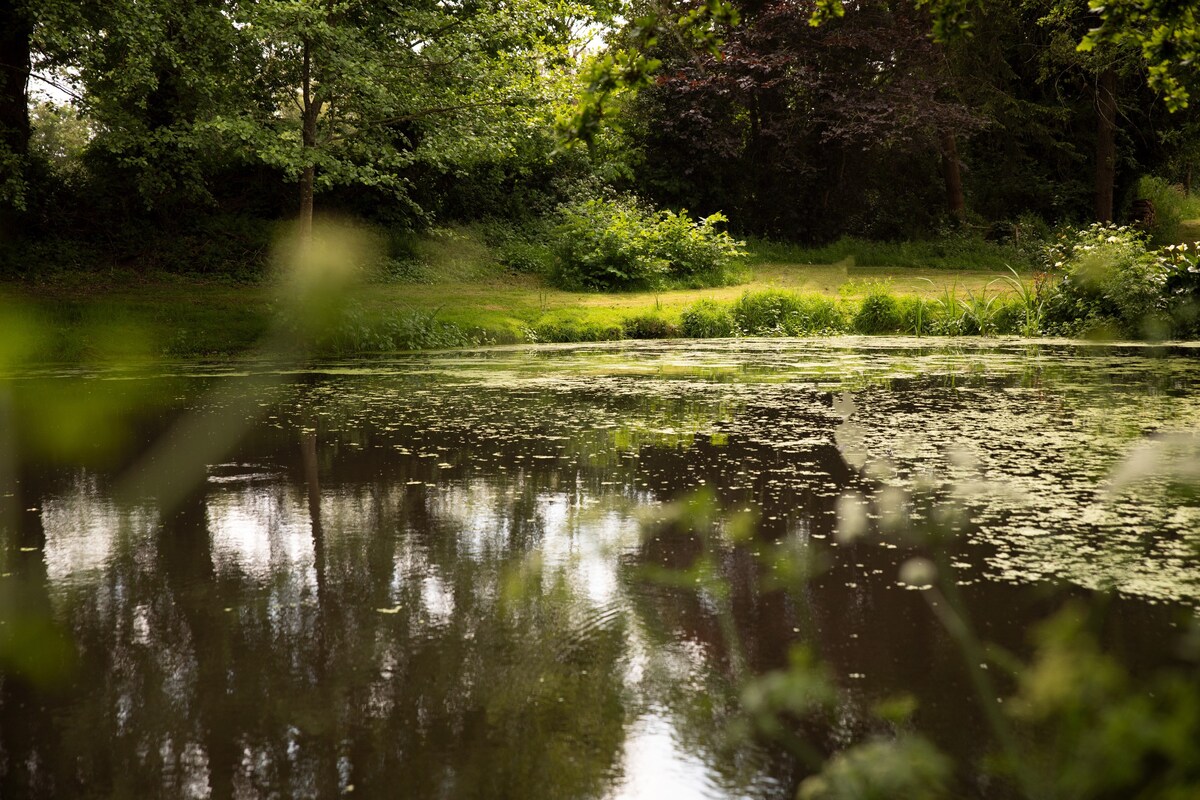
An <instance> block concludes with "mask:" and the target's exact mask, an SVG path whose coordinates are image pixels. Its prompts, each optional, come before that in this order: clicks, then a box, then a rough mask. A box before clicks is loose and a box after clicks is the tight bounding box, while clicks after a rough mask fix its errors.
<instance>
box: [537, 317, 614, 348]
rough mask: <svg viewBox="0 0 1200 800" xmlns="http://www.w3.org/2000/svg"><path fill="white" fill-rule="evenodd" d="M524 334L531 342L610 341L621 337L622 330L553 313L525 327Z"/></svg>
mask: <svg viewBox="0 0 1200 800" xmlns="http://www.w3.org/2000/svg"><path fill="white" fill-rule="evenodd" d="M525 336H526V338H527V339H528V340H529V341H531V342H611V341H618V340H620V339H621V338H623V337H624V330H623V329H622V328H621V326H619V325H613V324H609V323H604V322H595V321H592V320H585V319H579V318H577V317H574V316H571V315H553V316H550V317H548V318H543V319H541V320H539V321H538V322H537V323H535V324H534V325H533V327H531V328H528V329H526V330H525Z"/></svg>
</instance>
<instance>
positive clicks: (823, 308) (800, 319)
mask: <svg viewBox="0 0 1200 800" xmlns="http://www.w3.org/2000/svg"><path fill="white" fill-rule="evenodd" d="M733 319H734V322H735V323H736V325H737V329H738V332H739V333H741V334H742V335H743V336H806V335H812V334H830V333H839V332H842V331H845V330H846V329H847V322H846V319H845V317H844V316H843V314H842V312H841V310H840V309H839V308H838V305H837V303H835V302H834V301H833V300H831V299H829V298H828V297H822V296H820V295H798V294H794V293H792V292H784V291H779V290H776V289H768V290H765V291H761V292H746V293H745V294H743V295H742V296H741V297H740V298H739V299H738V301H737V302H736V303H734V305H733Z"/></svg>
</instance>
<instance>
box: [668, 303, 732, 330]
mask: <svg viewBox="0 0 1200 800" xmlns="http://www.w3.org/2000/svg"><path fill="white" fill-rule="evenodd" d="M679 328H680V333H681V334H682V335H683V336H684V337H686V338H688V339H728V338H729V337H731V336H736V335H737V323H736V322H735V321H734V318H733V314H732V313H731V312H730V310H729V308H728V307H727V306H724V305H722V304H721V303H718V302H717V301H715V300H699V301H697V302H695V303H693V304H692V305H690V306H688V307H687V308H686V309H684V311H683V314H682V315H680V325H679Z"/></svg>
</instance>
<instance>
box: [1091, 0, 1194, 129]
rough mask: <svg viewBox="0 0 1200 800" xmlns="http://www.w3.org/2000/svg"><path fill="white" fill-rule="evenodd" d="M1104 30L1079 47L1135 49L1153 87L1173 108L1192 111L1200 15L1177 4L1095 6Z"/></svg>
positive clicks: (1100, 2)
mask: <svg viewBox="0 0 1200 800" xmlns="http://www.w3.org/2000/svg"><path fill="white" fill-rule="evenodd" d="M1088 5H1089V7H1090V8H1091V9H1092V11H1094V12H1095V13H1097V14H1099V16H1100V19H1101V24H1100V25H1099V26H1097V27H1096V28H1093V29H1092V30H1091V31H1089V32H1088V34H1087V36H1085V37H1084V39H1083V41H1082V42H1080V44H1079V49H1080V50H1084V51H1088V50H1092V49H1093V48H1095V47H1097V46H1098V45H1100V44H1102V43H1112V44H1129V45H1132V46H1134V47H1136V48H1138V49H1139V50H1140V51H1141V56H1142V58H1143V60H1144V61H1145V62H1146V65H1147V67H1148V73H1149V74H1148V81H1149V84H1150V86H1151V87H1152V88H1154V89H1155V90H1157V91H1158V92H1159V93H1161V94H1162V95H1163V99H1164V100H1165V102H1166V104H1167V107H1168V108H1170V109H1171V110H1172V111H1179V110H1181V109H1184V108H1187V107H1188V100H1189V91H1190V90H1191V88H1192V87H1191V84H1192V83H1193V81H1194V78H1195V62H1196V59H1197V58H1198V57H1200V15H1198V14H1197V11H1196V8H1195V7H1194V5H1193V4H1191V3H1181V2H1177V0H1116V1H1115V2H1108V0H1089V2H1088Z"/></svg>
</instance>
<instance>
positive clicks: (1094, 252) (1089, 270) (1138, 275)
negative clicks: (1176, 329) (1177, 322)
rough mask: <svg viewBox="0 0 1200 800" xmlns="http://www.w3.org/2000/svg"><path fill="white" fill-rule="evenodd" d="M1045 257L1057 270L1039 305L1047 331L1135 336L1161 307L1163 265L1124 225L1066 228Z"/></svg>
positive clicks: (1149, 328)
mask: <svg viewBox="0 0 1200 800" xmlns="http://www.w3.org/2000/svg"><path fill="white" fill-rule="evenodd" d="M1046 262H1047V266H1048V267H1050V268H1051V269H1055V270H1061V274H1062V277H1061V279H1060V280H1059V281H1058V282H1057V283H1056V284H1054V285H1053V287H1052V288H1051V290H1050V291H1051V294H1050V295H1049V297H1048V298H1047V299H1046V303H1045V306H1044V311H1045V321H1046V324H1047V327H1048V329H1049V330H1050V331H1051V332H1054V333H1063V334H1080V333H1089V332H1091V333H1095V332H1102V331H1112V332H1115V333H1119V334H1122V335H1126V336H1134V337H1140V336H1142V335H1145V334H1148V333H1153V326H1154V325H1155V324H1156V320H1157V319H1158V318H1159V317H1160V312H1163V311H1165V310H1166V309H1167V305H1168V304H1167V294H1166V292H1167V282H1168V277H1169V274H1168V273H1169V270H1168V266H1167V264H1166V263H1165V262H1164V260H1163V258H1162V257H1160V256H1159V255H1158V254H1156V253H1154V252H1153V251H1151V250H1149V249H1148V248H1147V245H1146V241H1145V238H1144V236H1143V234H1141V233H1139V232H1138V231H1136V230H1134V229H1132V228H1130V227H1128V226H1120V227H1117V226H1115V225H1101V224H1098V223H1097V224H1094V225H1092V226H1090V227H1088V228H1084V229H1081V230H1075V231H1066V232H1064V233H1062V234H1060V236H1059V237H1058V239H1057V240H1056V241H1055V242H1054V243H1053V244H1051V245H1049V246H1048V247H1047V250H1046ZM1160 335H1161V334H1160Z"/></svg>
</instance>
